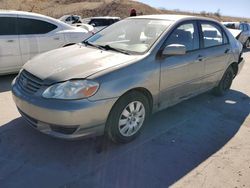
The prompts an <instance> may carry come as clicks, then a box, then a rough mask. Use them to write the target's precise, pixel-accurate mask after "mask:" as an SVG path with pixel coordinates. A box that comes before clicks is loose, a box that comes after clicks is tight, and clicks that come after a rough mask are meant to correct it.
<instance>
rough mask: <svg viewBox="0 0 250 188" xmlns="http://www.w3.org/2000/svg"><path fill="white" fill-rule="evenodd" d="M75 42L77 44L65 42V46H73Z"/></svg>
mask: <svg viewBox="0 0 250 188" xmlns="http://www.w3.org/2000/svg"><path fill="white" fill-rule="evenodd" d="M74 44H76V43H69V44H65V45H64V46H63V47H67V46H72V45H74Z"/></svg>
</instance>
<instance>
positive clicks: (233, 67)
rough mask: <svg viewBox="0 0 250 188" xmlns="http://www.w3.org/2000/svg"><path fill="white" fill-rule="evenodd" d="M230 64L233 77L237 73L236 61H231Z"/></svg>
mask: <svg viewBox="0 0 250 188" xmlns="http://www.w3.org/2000/svg"><path fill="white" fill-rule="evenodd" d="M230 66H231V67H232V69H233V71H234V77H235V76H236V75H237V74H238V70H239V67H238V63H236V62H233V63H231V64H230ZM230 66H229V67H230Z"/></svg>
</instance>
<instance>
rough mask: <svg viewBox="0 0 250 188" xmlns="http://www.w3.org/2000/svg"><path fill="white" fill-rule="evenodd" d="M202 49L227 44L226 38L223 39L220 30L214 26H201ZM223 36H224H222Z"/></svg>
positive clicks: (208, 24)
mask: <svg viewBox="0 0 250 188" xmlns="http://www.w3.org/2000/svg"><path fill="white" fill-rule="evenodd" d="M201 28H202V34H203V41H204V47H205V48H207V47H212V46H219V45H222V44H224V43H227V41H226V38H225V39H223V33H222V31H221V28H220V27H219V26H217V25H216V24H212V23H211V24H210V23H207V24H201ZM224 36H225V34H224Z"/></svg>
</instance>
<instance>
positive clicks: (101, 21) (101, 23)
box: [89, 19, 111, 27]
mask: <svg viewBox="0 0 250 188" xmlns="http://www.w3.org/2000/svg"><path fill="white" fill-rule="evenodd" d="M89 24H92V25H94V26H95V27H101V26H108V25H110V24H111V21H110V20H109V19H93V20H91V21H90V23H89Z"/></svg>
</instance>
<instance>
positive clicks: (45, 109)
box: [12, 81, 117, 139]
mask: <svg viewBox="0 0 250 188" xmlns="http://www.w3.org/2000/svg"><path fill="white" fill-rule="evenodd" d="M12 94H13V100H14V102H15V103H16V106H17V108H18V110H19V111H20V114H21V115H22V116H23V117H24V118H25V119H26V120H27V121H28V122H29V123H30V124H31V125H32V127H34V128H36V129H37V130H39V131H41V132H43V133H45V134H48V135H51V136H54V137H58V138H63V139H77V138H82V137H88V136H93V135H102V134H103V133H104V128H105V122H106V120H107V118H108V115H109V112H110V110H111V108H112V106H113V105H114V103H115V102H116V100H117V99H116V98H114V99H107V100H100V101H89V100H87V99H82V100H55V99H45V98H42V97H39V96H35V95H29V94H27V93H25V92H23V91H22V90H21V89H20V88H19V87H18V85H17V84H15V81H13V84H12Z"/></svg>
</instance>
